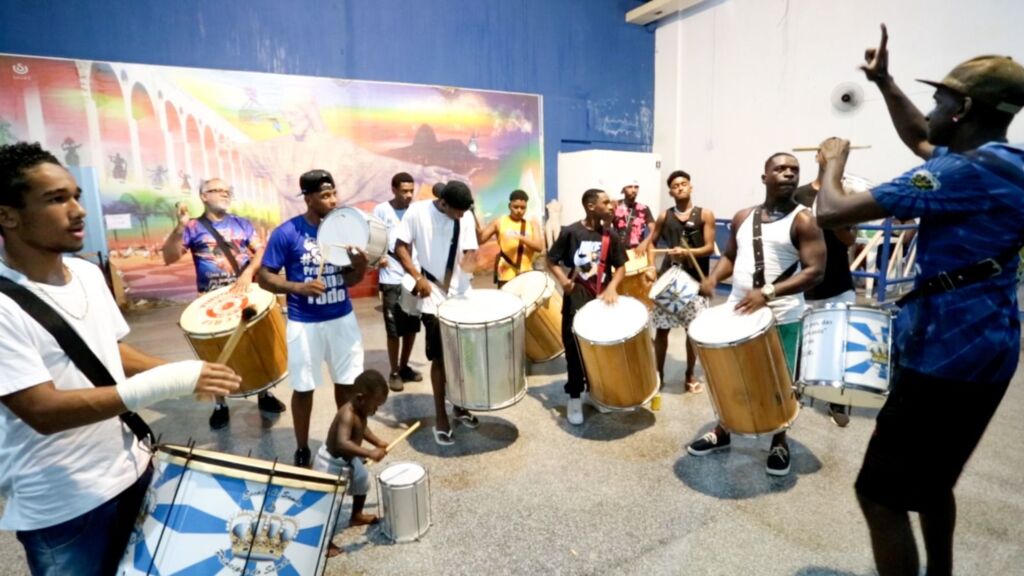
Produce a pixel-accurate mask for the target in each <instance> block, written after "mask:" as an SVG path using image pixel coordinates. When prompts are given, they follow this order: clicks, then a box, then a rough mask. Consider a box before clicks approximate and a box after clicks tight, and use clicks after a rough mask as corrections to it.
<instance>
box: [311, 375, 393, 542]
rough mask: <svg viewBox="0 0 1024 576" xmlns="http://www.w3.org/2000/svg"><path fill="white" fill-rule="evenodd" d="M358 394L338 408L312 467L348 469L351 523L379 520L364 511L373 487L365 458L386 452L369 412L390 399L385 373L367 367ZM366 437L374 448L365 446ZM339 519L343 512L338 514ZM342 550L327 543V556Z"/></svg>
mask: <svg viewBox="0 0 1024 576" xmlns="http://www.w3.org/2000/svg"><path fill="white" fill-rule="evenodd" d="M353 388H354V391H355V394H354V395H353V396H352V397H350V398H349V399H348V402H346V403H344V404H342V405H341V407H340V408H338V413H337V414H335V415H334V420H333V421H332V422H331V427H330V429H329V430H328V431H327V440H326V441H325V442H324V443H323V444H322V445H321V446H320V449H319V450H317V453H316V458H315V459H314V461H313V470H316V471H317V472H326V473H327V474H331V475H334V476H337V475H339V474H341V473H342V472H347V475H348V476H349V486H348V490H347V492H348V493H349V494H352V515H351V516H349V522H348V523H349V526H367V525H369V524H376V523H377V520H378V518H377V516H375V515H373V514H364V513H363V507H364V506H365V505H366V494H367V493H369V491H370V473H369V471H368V470H367V469H366V459H367V458H369V459H370V460H374V461H376V462H380V461H381V460H383V459H384V456H386V455H387V453H386V452H385V451H384V449H385V448H387V447H388V443H387V442H384V441H383V440H381V439H380V438H378V437H377V435H376V434H374V433H373V432H372V431H370V422H369V420H370V416H373V415H374V414H376V413H377V408H380V406H381V404H384V402H385V401H387V399H388V385H387V384H386V383H385V382H384V376H383V375H381V373H380V372H377V371H376V370H367V371H366V372H363V373H362V374H360V375H359V376H357V377H356V381H355V384H354V386H353ZM363 440H366V441H367V442H369V443H370V445H371V446H373V448H364V447H363V446H362V444H363ZM339 520H340V514H339ZM338 524H340V522H335V525H334V534H337V533H338V532H340V530H339V528H338ZM340 553H341V548H339V547H337V546H335V545H334V542H330V543H329V544H328V546H327V557H328V558H333V557H334V556H337V555H338V554H340Z"/></svg>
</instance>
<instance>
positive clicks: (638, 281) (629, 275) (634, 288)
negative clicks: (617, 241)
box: [619, 250, 654, 310]
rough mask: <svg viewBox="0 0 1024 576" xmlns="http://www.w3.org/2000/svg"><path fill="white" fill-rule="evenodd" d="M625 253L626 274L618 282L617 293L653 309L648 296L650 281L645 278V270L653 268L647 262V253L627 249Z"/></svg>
mask: <svg viewBox="0 0 1024 576" xmlns="http://www.w3.org/2000/svg"><path fill="white" fill-rule="evenodd" d="M626 254H627V255H628V256H629V260H627V261H626V264H625V266H623V268H625V269H626V275H625V277H624V278H623V279H622V282H620V283H619V294H622V295H624V296H631V297H633V298H636V299H637V300H639V301H640V302H641V303H643V305H644V306H646V307H647V309H648V310H653V309H654V302H652V301H651V299H650V297H649V296H648V294H649V293H650V291H651V284H652V282H651V280H650V279H649V278H647V271H648V270H654V267H653V266H651V265H650V264H649V263H648V261H647V254H643V253H641V254H636V253H635V252H634V251H633V250H627V251H626Z"/></svg>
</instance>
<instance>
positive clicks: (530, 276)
mask: <svg viewBox="0 0 1024 576" xmlns="http://www.w3.org/2000/svg"><path fill="white" fill-rule="evenodd" d="M556 288H557V287H556V285H555V281H554V279H552V278H551V277H550V276H548V275H547V274H545V273H543V272H537V271H535V270H531V271H529V272H524V273H523V274H520V275H519V276H516V277H515V278H513V279H511V280H509V281H508V282H507V283H506V284H505V285H504V286H502V287H501V289H502V290H503V291H505V292H508V293H510V294H515V295H516V296H518V297H519V299H520V300H522V301H523V305H524V306H525V307H526V357H527V358H529V359H530V361H531V362H547V361H548V360H551V359H553V358H556V357H558V356H559V355H561V354H562V353H563V352H565V344H563V343H562V295H561V294H559V293H558V290H557V289H556Z"/></svg>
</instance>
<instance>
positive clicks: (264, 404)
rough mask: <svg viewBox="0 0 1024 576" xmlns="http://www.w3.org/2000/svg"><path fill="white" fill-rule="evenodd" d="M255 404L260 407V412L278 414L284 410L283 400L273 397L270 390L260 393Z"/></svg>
mask: <svg viewBox="0 0 1024 576" xmlns="http://www.w3.org/2000/svg"><path fill="white" fill-rule="evenodd" d="M256 405H257V406H259V407H260V412H269V413H270V414H280V413H282V412H284V411H285V407H284V402H281V401H280V400H278V399H277V398H275V397H274V395H273V394H271V393H270V392H267V393H265V394H260V397H259V398H258V399H257V400H256Z"/></svg>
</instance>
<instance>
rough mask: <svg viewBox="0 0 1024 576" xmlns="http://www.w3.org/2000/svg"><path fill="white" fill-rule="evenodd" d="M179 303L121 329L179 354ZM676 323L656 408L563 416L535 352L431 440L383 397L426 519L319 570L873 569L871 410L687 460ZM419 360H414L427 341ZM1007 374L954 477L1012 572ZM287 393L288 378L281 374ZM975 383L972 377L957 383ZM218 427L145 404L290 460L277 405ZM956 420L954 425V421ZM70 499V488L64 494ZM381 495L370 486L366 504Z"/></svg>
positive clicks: (1020, 479) (413, 389) (173, 421)
mask: <svg viewBox="0 0 1024 576" xmlns="http://www.w3.org/2000/svg"><path fill="white" fill-rule="evenodd" d="M375 304H376V303H375V302H374V301H372V300H369V299H364V300H361V301H358V302H357V313H358V317H359V321H360V325H361V326H362V330H363V335H364V339H365V345H366V350H367V354H366V364H367V367H372V368H377V369H380V370H382V371H386V368H387V360H386V355H385V353H384V334H383V326H382V323H381V320H380V315H379V313H378V312H377V311H376V310H375V309H374V306H375ZM178 314H180V308H166V309H159V310H151V311H146V312H139V313H134V314H131V315H130V322H131V324H132V327H133V332H132V335H131V336H130V341H131V343H133V344H135V345H137V346H138V347H140V348H141V349H143V350H145V351H147V352H150V353H153V354H157V355H161V356H164V357H167V358H170V359H184V358H188V357H190V356H191V353H190V351H189V349H188V346H187V344H186V342H185V340H184V338H183V336H182V335H181V333H180V331H179V330H178V328H177V326H176V320H177V316H178ZM682 344H683V335H682V334H681V333H680V334H674V335H673V340H672V342H671V350H670V353H671V356H670V359H669V368H668V381H669V385H668V392H667V394H666V395H665V398H664V402H663V408H662V410H661V411H660V412H658V413H651V412H648V411H647V410H640V411H637V412H633V413H622V414H607V415H602V414H597V413H596V412H593V411H592V410H590V409H589V408H587V409H585V410H586V415H587V420H586V422H585V424H584V425H583V426H580V427H573V426H569V425H568V424H567V423H566V421H565V419H564V401H565V396H564V395H563V393H562V382H563V380H564V361H563V360H561V359H557V360H555V361H552V362H550V363H547V364H544V365H539V366H535V367H533V369H532V374H531V376H530V389H529V392H528V394H527V396H526V397H525V398H524V399H523V400H522V401H521V402H520V403H519V404H517V405H515V406H513V407H511V408H508V409H506V410H501V411H498V412H493V413H487V414H482V415H481V420H482V422H483V425H482V426H481V427H480V428H479V429H478V430H476V431H471V430H466V429H462V428H460V429H457V430H456V439H457V445H456V446H454V447H453V448H449V449H442V448H440V447H439V446H437V445H435V444H434V442H433V440H432V438H431V436H430V432H429V427H430V425H431V424H432V420H433V416H432V414H433V410H432V403H431V398H430V392H429V385H428V384H427V383H426V382H423V383H419V384H413V385H409V386H407V388H406V391H404V392H401V393H397V394H396V393H393V394H392V395H391V397H390V398H389V399H388V402H387V404H385V405H384V406H383V407H382V409H381V411H380V412H379V413H378V415H377V416H376V417H375V418H374V420H373V423H372V425H373V426H374V429H375V430H376V431H377V433H378V434H379V435H381V436H382V437H385V438H390V437H394V436H396V435H397V434H398V432H397V424H398V423H403V424H404V423H411V422H413V421H415V420H423V424H424V428H425V429H424V430H422V431H421V432H419V433H417V434H415V435H413V437H412V438H411V439H410V441H409V442H408V443H407V444H405V445H403V446H401V447H399V448H398V449H396V451H395V452H394V453H393V455H392V456H391V457H390V458H391V459H393V460H399V459H401V460H414V461H416V462H419V463H421V464H423V465H424V466H426V467H427V468H428V469H429V472H430V480H431V487H432V490H433V494H432V512H433V516H434V525H433V527H432V528H431V530H430V531H429V532H428V533H427V535H426V536H425V537H424V539H423V540H422V541H420V542H417V543H410V544H402V545H390V544H387V543H386V542H385V540H384V538H383V537H382V536H381V534H380V533H379V530H378V529H377V528H369V529H367V528H351V529H348V530H346V531H345V532H344V533H343V534H342V535H341V536H340V537H339V538H338V539H337V542H338V543H339V544H341V545H342V546H343V547H344V548H345V550H346V552H347V554H346V555H345V556H343V557H341V558H339V559H336V560H333V561H331V562H330V564H329V565H328V570H327V573H328V574H371V573H372V574H381V575H385V574H399V575H404V574H416V575H424V574H481V573H491V574H636V575H640V574H645V575H646V574H701V575H703V574H709V575H710V574H715V575H718V574H721V575H735V574H745V575H766V576H767V575H794V574H795V575H800V576H810V575H843V576H845V575H864V574H872V573H874V571H873V567H872V560H871V553H870V550H869V548H868V540H867V531H866V528H865V526H864V523H863V521H862V519H861V516H860V513H859V511H858V509H857V505H856V502H855V499H854V496H853V491H852V488H851V485H852V483H853V479H854V477H855V475H856V472H857V469H858V467H859V465H860V460H861V457H862V455H863V450H864V447H865V445H866V443H867V439H868V436H869V435H870V433H871V428H872V418H873V416H874V412H871V411H864V410H862V411H858V412H855V413H854V418H853V422H852V423H851V424H850V426H849V428H846V429H839V428H836V427H835V426H834V425H832V424H831V423H830V422H829V420H828V418H827V416H826V415H825V414H824V413H823V410H822V409H821V407H820V406H818V407H814V408H809V409H808V408H805V409H804V410H803V412H802V413H801V415H800V417H799V418H798V420H797V422H796V424H795V427H794V429H793V432H792V434H791V446H792V447H793V451H794V460H793V472H792V473H791V474H790V476H789V477H787V478H782V479H773V478H770V477H768V476H767V475H766V474H765V472H764V460H765V458H766V456H767V442H768V441H767V439H761V440H759V441H755V440H747V439H734V441H733V447H732V449H731V450H730V451H727V452H723V453H718V454H714V455H711V456H707V457H704V458H694V457H691V456H688V455H687V454H686V451H685V445H686V443H687V442H689V441H690V440H692V439H693V438H695V437H697V436H699V435H700V434H702V433H703V432H704V431H706V430H707V429H708V428H709V427H710V425H711V417H712V412H711V407H710V405H709V402H708V397H707V395H706V394H700V395H694V394H682V393H681V389H682V386H681V384H680V380H681V378H682V364H681V356H682V354H683V352H682V349H683V346H682ZM414 364H415V365H417V366H418V367H419V368H420V369H423V370H425V368H426V365H425V359H424V357H423V352H422V343H417V346H416V352H415V354H414ZM1020 380H1021V377H1020V376H1018V377H1017V378H1016V379H1015V381H1014V383H1013V385H1011V387H1010V390H1009V392H1008V393H1007V396H1006V398H1005V400H1004V401H1003V404H1002V406H1001V408H1000V410H999V412H998V413H997V414H996V417H995V420H994V421H993V423H992V425H991V426H990V428H989V431H988V433H987V434H986V437H985V439H984V440H983V441H982V443H981V446H980V447H979V448H978V451H977V452H976V454H975V456H974V458H973V460H972V461H971V463H970V464H969V465H968V467H967V470H966V472H965V474H964V476H963V478H962V480H961V482H960V485H959V487H958V489H957V496H958V498H959V525H958V532H957V536H958V540H957V548H956V557H957V558H956V562H957V571H958V573H959V574H1021V573H1024V569H1022V568H1021V566H1024V540H1022V539H1021V538H1020V535H1019V529H1020V526H1022V525H1024V498H1022V497H1021V494H1022V493H1024V451H1022V450H1020V448H1019V439H1020V438H1022V437H1024V391H1022V389H1021V386H1020ZM276 392H277V394H278V396H279V397H281V398H282V399H284V400H285V401H286V402H287V400H288V398H289V396H290V394H289V392H288V388H287V386H278V388H277V390H276ZM963 393H964V394H969V393H970V390H966V389H965V390H964V391H963ZM316 402H317V405H316V407H315V413H314V419H313V425H312V438H313V439H314V450H315V447H316V445H318V444H319V442H320V441H321V440H322V439H323V437H324V434H325V433H326V430H327V427H328V425H329V424H330V420H331V418H332V416H333V410H332V405H333V400H332V398H331V391H330V389H329V388H327V387H323V388H321V389H319V390H318V391H317V396H316ZM231 406H232V421H231V426H230V428H229V429H227V430H224V431H221V432H212V431H210V430H209V428H208V426H207V424H206V419H207V417H208V415H209V412H208V411H209V407H208V406H207V405H200V404H195V403H192V402H189V401H169V402H163V403H161V404H159V405H157V406H156V407H155V409H153V410H148V411H146V414H145V416H146V417H147V418H148V420H149V421H150V422H151V423H152V425H153V428H154V429H156V430H157V431H159V432H161V433H163V435H164V438H165V439H167V440H169V441H176V442H184V441H186V440H188V438H190V437H191V438H193V439H195V440H196V441H197V442H198V443H199V445H201V446H204V447H210V448H213V449H216V450H221V451H225V452H232V453H237V454H245V453H247V452H249V451H250V450H251V451H252V453H253V455H255V456H259V457H265V458H272V457H274V456H277V457H279V458H281V459H282V460H285V461H288V460H290V458H291V455H292V451H293V450H294V440H293V437H292V430H291V419H290V416H289V414H285V415H284V416H283V417H282V418H279V419H277V420H276V421H274V420H267V419H265V418H263V417H261V415H260V413H259V412H258V411H257V410H256V407H255V402H253V401H234V402H232V403H231ZM948 424H949V426H956V422H949V423H948ZM68 497H71V496H70V495H69V496H68ZM375 500H376V496H375V494H374V493H373V492H372V491H371V496H370V502H371V505H372V503H373V502H374V501H375ZM0 562H2V563H3V564H2V565H3V566H4V567H5V568H4V569H3V570H2V572H3V573H4V574H19V573H25V569H24V560H23V558H22V554H21V549H20V546H19V545H18V543H17V542H16V540H15V539H14V536H13V534H10V533H2V534H0Z"/></svg>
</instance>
